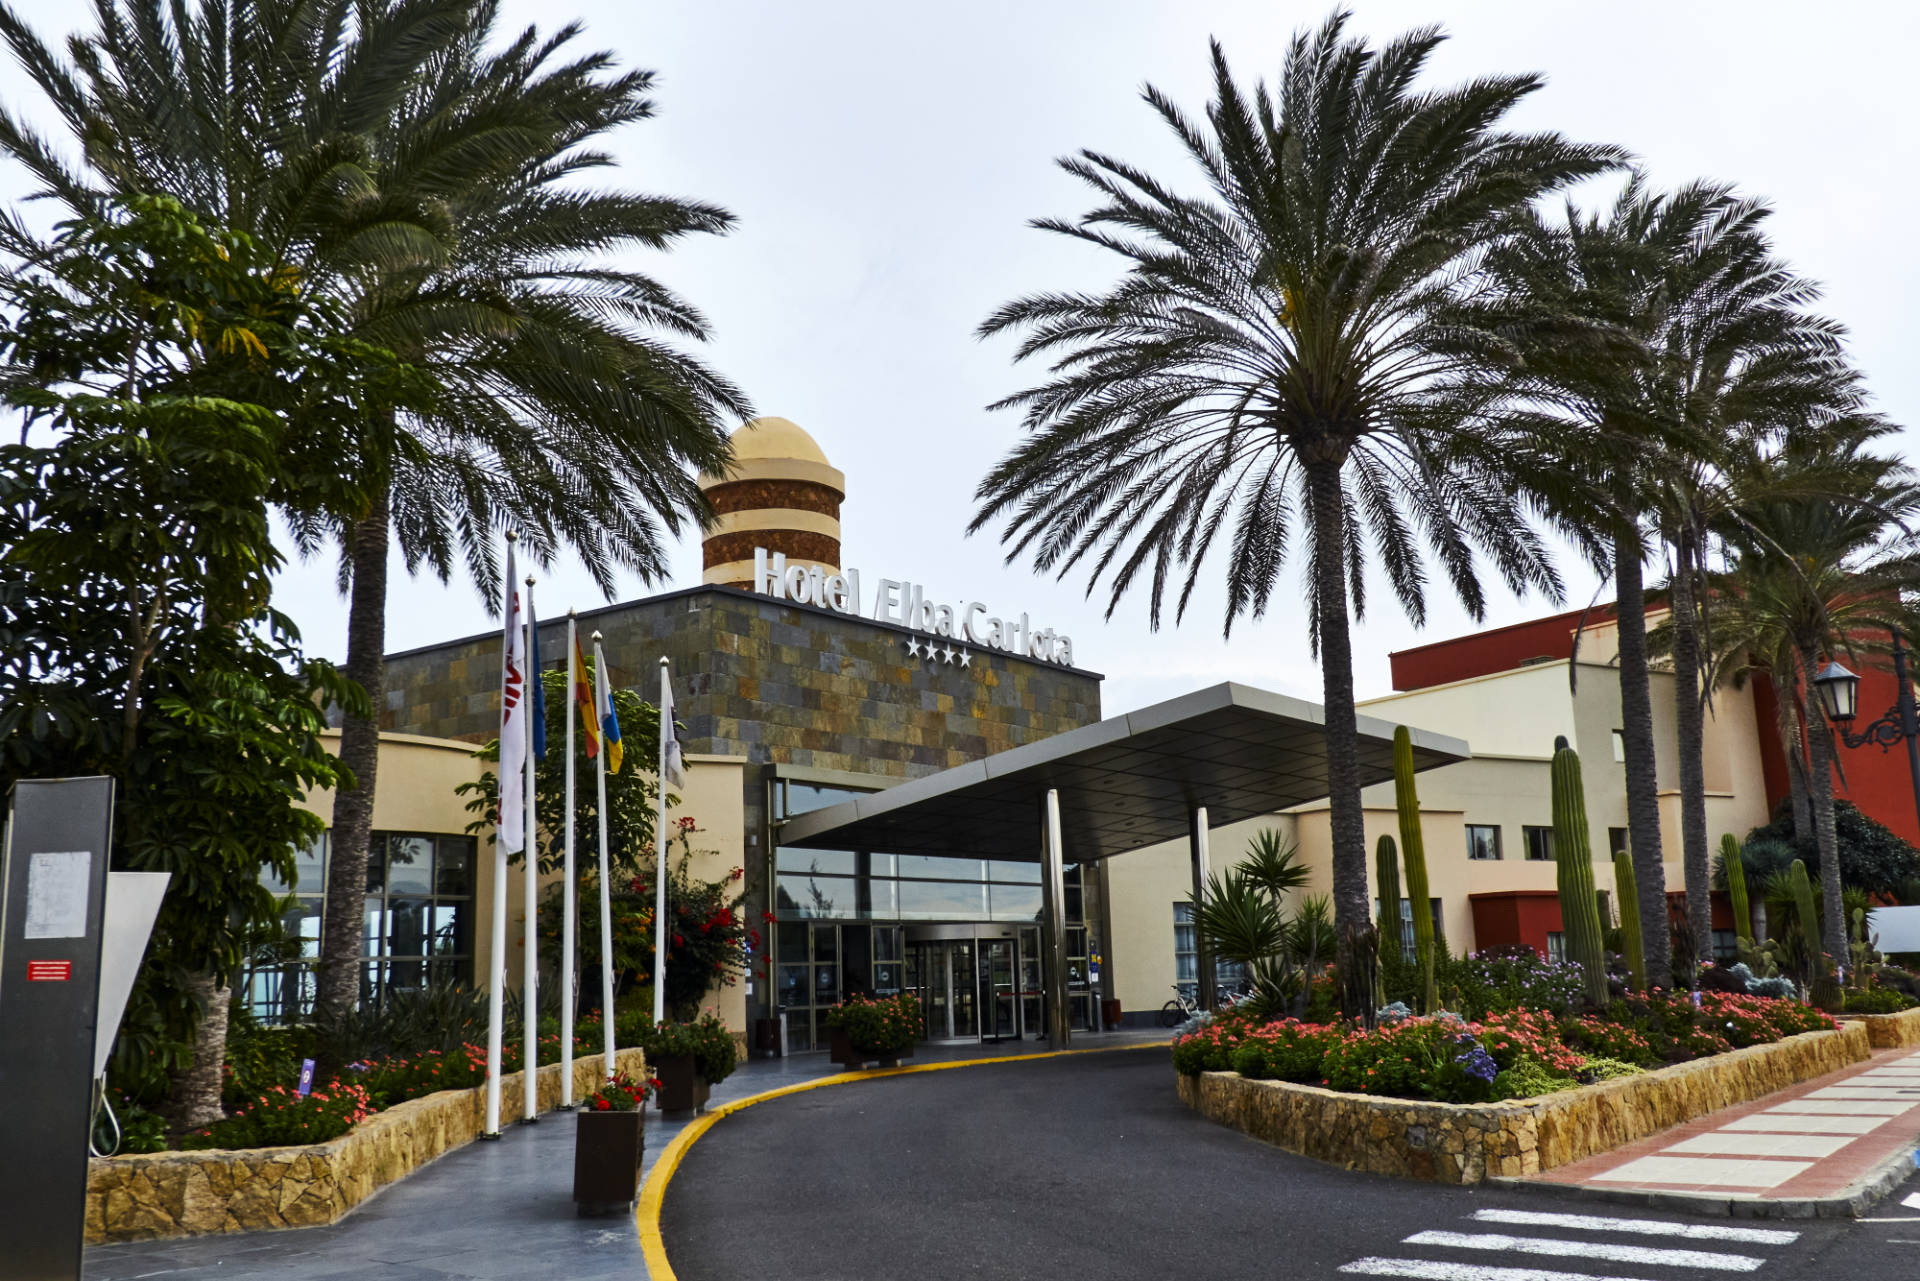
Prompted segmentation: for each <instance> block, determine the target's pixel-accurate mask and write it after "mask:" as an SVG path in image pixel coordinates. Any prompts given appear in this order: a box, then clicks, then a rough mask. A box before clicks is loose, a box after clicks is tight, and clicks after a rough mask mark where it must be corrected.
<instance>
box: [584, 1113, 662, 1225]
mask: <svg viewBox="0 0 1920 1281" xmlns="http://www.w3.org/2000/svg"><path fill="white" fill-rule="evenodd" d="M575 1115H576V1116H577V1118H578V1119H577V1121H576V1122H575V1125H576V1129H575V1130H574V1140H573V1199H574V1201H575V1202H576V1203H577V1205H578V1208H579V1212H580V1213H581V1214H583V1215H587V1214H624V1213H625V1212H627V1211H628V1210H630V1209H632V1208H633V1203H634V1200H635V1199H636V1198H637V1197H638V1196H639V1194H640V1154H641V1153H642V1152H643V1151H645V1150H646V1129H645V1126H644V1122H645V1121H646V1116H647V1114H646V1113H645V1112H644V1111H642V1110H641V1109H639V1108H635V1109H634V1110H633V1111H631V1112H594V1111H591V1110H589V1111H582V1112H579V1113H576V1114H575Z"/></svg>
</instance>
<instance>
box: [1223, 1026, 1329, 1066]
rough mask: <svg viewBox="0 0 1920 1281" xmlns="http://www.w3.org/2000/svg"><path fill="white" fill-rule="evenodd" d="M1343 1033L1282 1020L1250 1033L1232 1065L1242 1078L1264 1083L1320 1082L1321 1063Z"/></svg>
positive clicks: (1234, 1054) (1233, 1056)
mask: <svg viewBox="0 0 1920 1281" xmlns="http://www.w3.org/2000/svg"><path fill="white" fill-rule="evenodd" d="M1339 1039H1340V1030H1339V1029H1338V1028H1335V1027H1327V1026H1325V1025H1322V1024H1317V1023H1302V1022H1301V1021H1300V1020H1298V1019H1282V1020H1281V1021H1280V1022H1278V1023H1269V1024H1267V1025H1266V1026H1265V1027H1262V1028H1256V1029H1254V1030H1253V1031H1251V1032H1249V1033H1247V1034H1246V1036H1245V1038H1244V1039H1243V1040H1241V1041H1240V1043H1239V1045H1237V1046H1236V1047H1235V1048H1234V1050H1233V1052H1232V1053H1231V1054H1230V1055H1228V1064H1229V1066H1231V1067H1232V1068H1233V1070H1234V1071H1236V1072H1238V1073H1239V1074H1240V1075H1241V1076H1247V1077H1252V1078H1254V1079H1255V1080H1263V1081H1318V1080H1319V1079H1320V1078H1321V1075H1322V1073H1321V1070H1320V1064H1321V1061H1322V1060H1323V1059H1324V1058H1325V1057H1326V1053H1327V1050H1328V1048H1329V1047H1331V1046H1332V1045H1333V1043H1334V1042H1335V1041H1338V1040H1339Z"/></svg>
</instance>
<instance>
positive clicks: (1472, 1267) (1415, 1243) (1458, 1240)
mask: <svg viewBox="0 0 1920 1281" xmlns="http://www.w3.org/2000/svg"><path fill="white" fill-rule="evenodd" d="M1799 1239H1800V1234H1799V1233H1798V1232H1794V1231H1789V1230H1787V1229H1784V1228H1758V1227H1746V1226H1742V1225H1737V1224H1731V1223H1694V1222H1685V1221H1681V1220H1673V1219H1640V1218H1615V1217H1610V1216H1606V1215H1596V1214H1562V1213H1555V1212H1551V1211H1542V1210H1501V1209H1488V1210H1478V1211H1475V1212H1474V1213H1473V1214H1471V1215H1469V1216H1467V1219H1466V1223H1465V1225H1464V1227H1463V1228H1461V1229H1442V1228H1431V1229H1427V1230H1424V1231H1420V1232H1415V1233H1413V1234H1412V1235H1411V1236H1408V1237H1405V1238H1403V1239H1402V1240H1401V1241H1400V1243H1399V1244H1400V1247H1401V1248H1400V1249H1398V1250H1396V1251H1394V1252H1393V1253H1392V1254H1390V1255H1377V1256H1369V1257H1367V1258H1364V1259H1355V1260H1354V1261H1353V1262H1352V1263H1349V1264H1347V1265H1345V1266H1344V1267H1342V1268H1341V1269H1340V1271H1341V1272H1342V1273H1344V1274H1347V1275H1349V1276H1367V1277H1410V1278H1414V1279H1415V1281H1684V1279H1685V1278H1696V1279H1704V1278H1707V1277H1712V1276H1721V1275H1729V1274H1731V1275H1735V1276H1738V1275H1751V1274H1753V1273H1756V1272H1758V1271H1759V1270H1760V1269H1762V1268H1764V1267H1765V1266H1766V1265H1767V1263H1768V1262H1769V1261H1770V1257H1771V1256H1770V1254H1769V1250H1770V1248H1771V1249H1772V1250H1775V1251H1777V1250H1778V1249H1780V1248H1782V1247H1785V1246H1789V1245H1792V1244H1793V1243H1794V1242H1795V1241H1797V1240H1799ZM1563 1260H1564V1261H1565V1262H1564V1263H1562V1262H1560V1261H1563ZM1595 1266H1602V1267H1606V1268H1607V1271H1606V1272H1604V1273H1596V1272H1590V1271H1586V1270H1584V1269H1587V1268H1592V1267H1595ZM1615 1268H1620V1269H1625V1270H1626V1271H1624V1272H1622V1271H1615V1270H1614V1269H1615Z"/></svg>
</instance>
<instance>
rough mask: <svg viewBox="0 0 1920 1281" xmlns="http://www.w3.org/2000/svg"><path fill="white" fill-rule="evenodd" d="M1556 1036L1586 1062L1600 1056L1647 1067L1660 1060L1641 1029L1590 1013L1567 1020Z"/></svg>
mask: <svg viewBox="0 0 1920 1281" xmlns="http://www.w3.org/2000/svg"><path fill="white" fill-rule="evenodd" d="M1560 1037H1561V1039H1562V1040H1563V1041H1565V1042H1566V1043H1567V1045H1568V1046H1569V1047H1570V1048H1572V1049H1575V1050H1578V1051H1580V1052H1581V1053H1582V1054H1585V1055H1587V1056H1588V1062H1589V1063H1591V1062H1592V1061H1593V1060H1594V1059H1596V1058H1600V1059H1613V1060H1618V1061H1620V1062H1623V1063H1631V1064H1634V1065H1636V1066H1638V1067H1651V1066H1652V1065H1653V1064H1655V1063H1658V1062H1659V1061H1660V1056H1659V1055H1657V1054H1655V1053H1654V1052H1653V1043H1652V1042H1650V1041H1649V1040H1648V1039H1647V1037H1646V1034H1645V1033H1644V1032H1641V1031H1638V1030H1637V1029H1635V1028H1631V1027H1628V1026H1627V1025H1625V1024H1623V1023H1615V1022H1613V1021H1611V1020H1609V1019H1603V1018H1599V1017H1597V1016H1595V1015H1592V1014H1583V1015H1581V1016H1580V1017H1579V1018H1576V1019H1569V1020H1568V1021H1567V1022H1566V1023H1565V1024H1563V1025H1562V1026H1561V1029H1560Z"/></svg>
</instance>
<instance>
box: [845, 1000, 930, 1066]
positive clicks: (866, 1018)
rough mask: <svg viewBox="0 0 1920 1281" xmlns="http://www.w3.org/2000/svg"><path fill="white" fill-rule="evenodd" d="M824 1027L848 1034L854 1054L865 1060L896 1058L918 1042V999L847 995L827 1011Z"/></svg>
mask: <svg viewBox="0 0 1920 1281" xmlns="http://www.w3.org/2000/svg"><path fill="white" fill-rule="evenodd" d="M826 1024H827V1026H828V1027H830V1028H838V1029H839V1030H840V1031H842V1032H845V1033H846V1034H847V1041H848V1042H849V1043H850V1044H851V1045H852V1046H853V1050H854V1053H855V1054H857V1055H860V1056H862V1057H864V1058H875V1059H897V1058H899V1057H900V1056H901V1055H903V1054H908V1053H911V1052H912V1050H913V1047H914V1046H915V1045H916V1044H918V1043H919V1040H920V1028H921V1013H920V999H919V998H918V997H916V996H915V995H914V994H913V993H911V992H902V993H900V994H899V995H898V996H884V997H864V996H850V997H848V998H847V999H846V1000H845V1001H844V1002H842V1003H841V1004H839V1005H836V1006H834V1007H833V1008H832V1009H831V1010H828V1011H827V1014H826Z"/></svg>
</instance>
